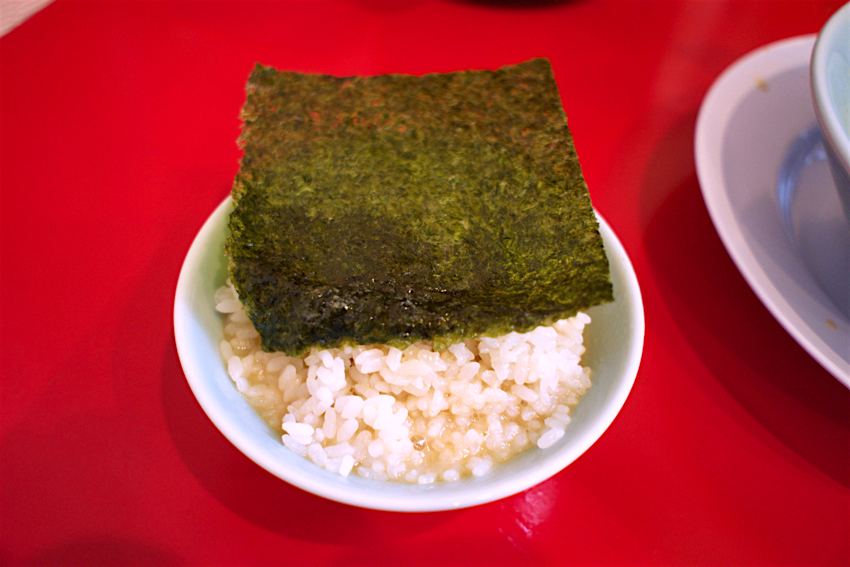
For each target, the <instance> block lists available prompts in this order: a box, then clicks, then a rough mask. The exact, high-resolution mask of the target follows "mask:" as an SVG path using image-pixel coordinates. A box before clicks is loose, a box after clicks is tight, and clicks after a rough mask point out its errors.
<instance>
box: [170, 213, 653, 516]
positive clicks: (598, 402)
mask: <svg viewBox="0 0 850 567" xmlns="http://www.w3.org/2000/svg"><path fill="white" fill-rule="evenodd" d="M231 210H232V203H231V200H230V198H229V197H228V198H227V199H225V200H224V202H222V203H221V205H220V206H219V207H218V208H217V209H216V210H215V212H213V214H212V215H211V216H210V218H209V219H208V220H207V222H206V223H205V224H204V226H203V228H202V229H201V231H200V232H199V233H198V236H197V237H196V238H195V241H194V242H193V243H192V246H191V248H190V249H189V253H188V254H187V256H186V260H185V262H184V264H183V268H182V270H181V272H180V278H179V280H178V283H177V293H176V298H175V303H174V335H175V339H176V343H177V352H178V354H179V357H180V363H181V364H182V365H183V371H184V373H185V375H186V379H187V380H188V382H189V386H190V387H191V389H192V392H193V393H194V395H195V397H196V398H197V400H198V403H200V405H201V407H202V408H203V410H204V411H205V412H206V414H207V416H209V418H210V420H211V421H212V422H213V424H215V426H216V427H217V428H218V429H219V430H220V431H221V432H222V434H224V436H225V437H226V438H227V439H229V440H230V442H231V443H233V444H234V445H235V446H236V447H237V448H238V449H239V450H240V451H242V453H244V454H245V455H246V456H247V457H248V458H250V459H251V460H253V461H254V462H255V463H257V464H258V465H260V466H261V467H263V468H264V469H266V470H267V471H269V472H270V473H272V474H273V475H275V476H277V477H279V478H281V479H282V480H284V481H286V482H288V483H290V484H292V485H294V486H297V487H299V488H301V489H303V490H306V491H308V492H311V493H313V494H316V495H318V496H322V497H324V498H328V499H330V500H335V501H337V502H342V503H345V504H351V505H354V506H360V507H363V508H372V509H377V510H392V511H402V512H421V511H436V510H449V509H456V508H465V507H469V506H475V505H478V504H483V503H485V502H491V501H493V500H498V499H501V498H504V497H507V496H511V495H513V494H516V493H519V492H522V491H523V490H526V489H528V488H531V487H532V486H534V485H536V484H538V483H540V482H542V481H544V480H546V479H548V478H549V477H551V476H552V475H554V474H556V473H557V472H559V471H561V470H562V469H563V468H564V467H566V466H567V465H569V464H570V463H572V462H573V461H574V460H576V459H577V458H578V457H579V456H580V455H581V454H582V453H584V452H585V451H586V450H587V449H588V448H589V447H590V446H591V445H592V444H593V443H594V442H595V441H596V440H597V439H599V437H600V436H601V435H602V434H603V433H604V432H605V430H606V429H607V428H608V426H609V425H611V423H612V422H613V421H614V418H615V417H616V416H617V413H618V412H619V411H620V409H621V408H622V406H623V404H624V403H625V401H626V397H627V396H628V395H629V392H630V391H631V389H632V385H633V383H634V380H635V376H636V375H637V371H638V366H639V364H640V359H641V355H642V353H643V336H644V315H643V303H642V300H641V295H640V288H639V287H638V282H637V278H636V277H635V273H634V270H633V269H632V266H631V263H630V262H629V259H628V257H627V256H626V252H625V250H624V249H623V247H622V245H621V244H620V242H619V240H617V237H616V236H615V235H614V233H613V232H612V231H611V229H610V227H609V226H608V225H607V223H606V222H605V221H604V220H603V219H602V218H599V222H600V228H601V233H602V238H603V240H604V243H605V247H606V250H607V252H608V257H609V260H610V264H611V280H612V282H613V284H614V297H615V301H614V302H613V303H609V304H607V305H602V306H598V307H594V308H592V309H591V310H589V311H588V314H589V315H590V316H591V318H592V322H591V324H590V325H589V326H588V327H587V328H586V329H585V345H586V348H587V352H586V354H585V356H584V358H583V360H582V362H583V364H585V365H589V366H590V367H591V368H592V369H593V378H592V379H593V385H592V387H591V388H590V390H589V391H588V392H587V394H585V396H584V398H583V399H582V400H581V401H580V402H579V404H578V406H577V407H576V408H575V410H574V411H573V414H572V418H573V419H572V422H571V423H570V424H569V426H568V427H567V433H566V435H564V437H562V438H561V440H560V441H559V442H558V443H556V444H555V445H554V446H553V447H550V448H549V449H545V450H541V449H537V448H536V447H535V448H533V449H531V450H529V451H527V452H525V453H523V454H522V455H520V456H518V457H516V458H514V459H513V460H511V461H509V462H507V463H505V464H502V465H499V466H497V467H494V468H493V470H492V471H491V472H490V473H488V474H487V475H485V476H483V477H479V478H469V479H461V480H458V481H454V482H438V483H434V484H430V485H411V484H400V483H394V482H380V481H374V480H366V479H363V478H359V477H356V476H354V475H349V476H348V477H342V476H340V475H337V474H333V473H331V472H328V471H326V470H324V469H322V468H320V467H318V466H316V465H314V464H313V463H311V462H310V461H308V460H307V459H305V458H303V457H300V456H299V455H297V454H295V453H292V452H291V451H289V450H288V449H286V448H285V447H284V446H283V444H282V443H281V440H280V438H279V437H278V435H276V434H274V433H273V432H272V431H271V430H270V429H269V427H268V426H267V425H266V424H265V423H264V422H263V421H262V420H261V419H260V417H258V416H257V414H256V413H255V412H254V410H253V409H252V408H251V406H250V405H249V404H248V402H247V401H245V399H244V398H243V397H242V395H241V394H240V393H239V392H237V391H236V388H235V386H234V384H233V382H232V381H231V379H230V377H229V376H228V374H227V371H226V368H225V364H224V361H223V360H222V357H221V354H220V353H219V350H218V344H219V342H220V341H221V340H222V338H223V327H222V319H221V316H220V315H219V314H218V313H217V312H216V310H215V306H214V302H213V294H214V293H215V290H216V289H217V288H218V287H219V286H221V285H222V283H223V282H224V281H225V278H226V277H227V275H226V259H225V257H224V254H223V246H224V241H225V237H226V234H227V221H228V217H229V215H230V211H231Z"/></svg>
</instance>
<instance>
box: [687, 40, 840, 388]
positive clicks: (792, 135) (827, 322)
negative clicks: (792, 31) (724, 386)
mask: <svg viewBox="0 0 850 567" xmlns="http://www.w3.org/2000/svg"><path fill="white" fill-rule="evenodd" d="M814 40H815V36H814V35H807V36H801V37H796V38H791V39H787V40H783V41H779V42H776V43H772V44H770V45H767V46H765V47H762V48H760V49H757V50H755V51H753V52H752V53H750V54H748V55H746V56H744V57H742V58H741V59H739V60H738V61H736V62H735V63H734V64H733V65H731V66H730V67H729V68H728V69H726V71H724V72H723V74H722V75H721V76H720V77H719V78H718V79H717V81H715V83H714V84H713V85H712V87H711V89H709V91H708V94H707V95H706V97H705V100H704V101H703V103H702V107H701V108H700V113H699V117H698V119H697V128H696V137H695V153H696V166H697V176H698V177H699V182H700V186H701V188H702V194H703V199H704V200H705V203H706V206H707V207H708V212H709V214H710V215H711V219H712V222H713V223H714V226H715V228H716V229H717V232H718V233H719V235H720V238H721V240H722V241H723V244H724V245H725V246H726V249H727V251H728V252H729V254H730V256H731V257H732V259H733V261H734V262H735V264H736V265H737V267H738V269H739V270H740V272H741V273H742V274H743V276H744V278H745V279H746V280H747V282H748V283H749V285H750V287H751V288H752V289H753V291H754V292H755V293H756V295H757V296H758V297H759V299H760V300H761V301H762V303H764V305H765V306H766V307H767V308H768V310H769V311H770V312H771V313H772V314H773V316H774V317H775V318H776V319H777V320H778V321H779V323H780V324H781V325H782V326H783V327H784V328H785V329H786V330H787V331H788V333H790V334H791V336H792V337H794V339H795V340H796V341H797V342H798V343H800V345H801V346H802V347H803V348H804V349H806V351H807V352H808V353H809V354H811V355H812V357H814V358H815V359H816V360H817V361H818V362H819V363H820V364H821V365H822V366H823V367H824V368H826V369H827V370H828V371H829V372H830V373H831V374H832V375H834V376H835V377H836V378H837V379H838V380H840V381H841V382H842V383H844V385H845V386H847V387H848V388H850V316H849V315H848V313H850V225H848V223H847V220H846V219H845V218H844V216H843V214H842V212H841V206H840V204H839V201H838V195H837V193H836V191H835V187H834V185H833V182H832V179H831V177H830V175H829V170H828V167H827V164H826V162H825V161H823V159H821V157H820V155H819V154H818V147H817V145H816V144H812V143H807V142H806V138H805V137H806V135H811V134H812V131H813V129H814V128H816V126H817V121H816V119H815V114H814V110H813V106H812V99H811V92H810V87H809V72H808V69H809V59H810V56H811V52H812V47H813V45H814ZM815 136H817V134H815ZM809 140H810V141H811V139H809ZM789 164H791V165H792V166H793V165H794V164H796V168H795V167H792V168H791V172H792V173H793V174H794V175H792V176H790V178H789V177H788V175H787V169H783V166H785V167H786V168H787V166H788V165H789ZM780 180H783V181H786V182H788V181H790V189H791V191H790V192H789V193H790V196H791V197H793V199H786V197H787V196H789V193H786V194H785V195H784V196H783V198H782V199H780V198H779V196H778V191H777V187H778V183H779V181H780ZM787 188H788V187H786V189H787Z"/></svg>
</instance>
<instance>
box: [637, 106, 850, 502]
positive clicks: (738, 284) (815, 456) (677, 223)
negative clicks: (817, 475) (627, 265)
mask: <svg viewBox="0 0 850 567" xmlns="http://www.w3.org/2000/svg"><path fill="white" fill-rule="evenodd" d="M694 123H695V117H694V116H688V117H686V118H684V119H683V120H681V121H680V122H679V123H678V124H676V125H674V126H673V127H672V128H671V129H670V130H668V131H667V132H666V133H665V135H664V136H663V138H662V139H661V141H660V143H659V144H658V145H657V147H656V149H655V151H654V153H653V155H652V156H651V157H650V159H649V161H648V166H647V169H646V171H645V172H644V178H643V187H642V192H641V197H642V200H643V201H644V203H648V202H653V201H654V202H655V203H657V205H656V206H654V207H652V208H650V209H648V210H644V211H642V220H643V233H644V234H643V238H644V244H645V248H646V253H647V256H648V259H649V264H650V266H651V269H652V272H653V276H654V277H655V279H656V281H657V284H658V288H659V291H660V292H661V294H662V297H663V299H664V302H665V304H666V307H667V308H668V309H669V312H670V314H671V316H672V317H673V319H675V322H676V325H677V327H678V329H679V330H680V331H681V332H682V333H683V334H684V335H685V338H686V339H687V341H688V344H689V345H690V346H691V347H692V348H693V349H694V351H695V352H696V354H697V355H698V356H699V357H700V359H701V360H702V362H703V363H704V364H705V366H706V367H707V368H708V369H709V370H710V371H711V373H712V375H713V376H714V377H715V378H716V379H717V380H718V381H719V382H720V384H721V385H722V387H723V388H724V389H725V390H726V391H727V392H728V393H729V394H730V395H731V396H732V397H733V398H734V399H735V400H736V401H737V402H738V403H739V404H740V405H741V406H742V407H743V409H744V410H745V411H747V412H748V413H749V414H750V415H751V416H752V417H753V418H755V419H756V420H757V421H758V422H759V423H760V424H761V425H762V426H763V427H764V428H765V429H766V430H767V431H769V432H770V433H771V434H772V435H773V436H774V437H775V438H776V439H778V440H779V441H781V442H782V443H783V444H784V445H785V446H787V447H788V448H790V449H791V450H792V451H794V452H795V453H796V454H797V455H799V456H800V457H801V458H803V459H805V460H806V461H807V462H809V463H810V464H812V465H813V466H815V467H816V468H817V469H819V470H820V471H821V472H823V473H824V474H826V475H828V476H830V477H831V478H833V479H834V480H836V481H837V482H839V483H841V484H842V485H844V486H850V451H848V450H847V449H848V446H850V445H848V443H850V390H847V388H845V387H844V386H843V385H842V384H841V383H840V382H838V380H836V379H835V378H834V377H833V376H832V375H831V374H829V373H828V372H827V371H826V370H824V369H823V368H822V367H821V366H820V365H819V364H818V363H817V362H816V361H815V360H814V359H813V358H811V357H810V356H809V355H808V353H806V352H805V351H804V350H803V348H802V347H800V346H799V345H798V344H797V343H796V342H795V341H794V340H793V339H792V337H791V336H790V335H789V334H788V333H786V332H785V330H784V329H783V328H782V327H781V326H780V324H779V323H778V322H777V321H776V320H775V319H774V318H773V317H772V316H771V315H770V313H769V312H768V311H767V309H766V308H765V307H764V306H763V305H762V304H761V303H760V301H759V299H758V298H757V296H756V295H755V294H754V293H753V292H752V290H751V289H750V288H749V286H748V285H747V283H746V281H745V280H744V279H743V277H742V276H741V275H740V273H739V272H738V270H737V268H736V267H735V265H734V263H733V262H732V259H731V258H730V257H729V255H728V253H727V252H726V250H725V248H724V247H723V244H722V243H721V241H720V239H719V237H718V235H717V233H716V231H715V229H714V226H713V224H712V222H711V218H710V217H709V215H708V212H707V210H706V208H705V205H704V202H703V200H702V195H701V192H700V187H699V183H698V181H697V178H696V173H695V168H694V164H693V153H692V151H691V147H692V141H693V135H694ZM671 155H672V156H678V157H679V158H681V159H682V160H683V161H684V160H685V159H687V160H689V161H690V163H689V164H679V165H678V167H679V168H680V172H682V173H683V175H679V176H675V175H672V176H671V175H670V174H669V169H670V159H671V158H670V156H671ZM686 156H687V157H686ZM683 165H687V167H689V173H688V170H685V169H682V168H683ZM677 177H678V178H677Z"/></svg>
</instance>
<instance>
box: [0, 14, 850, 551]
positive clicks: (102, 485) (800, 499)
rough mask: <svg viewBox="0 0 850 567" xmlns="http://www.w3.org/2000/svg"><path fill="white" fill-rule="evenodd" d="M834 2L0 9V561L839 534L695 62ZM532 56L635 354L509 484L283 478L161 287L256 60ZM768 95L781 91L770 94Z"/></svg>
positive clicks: (821, 395) (728, 544)
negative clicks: (603, 423)
mask: <svg viewBox="0 0 850 567" xmlns="http://www.w3.org/2000/svg"><path fill="white" fill-rule="evenodd" d="M839 4H840V2H836V1H827V2H809V1H801V2H794V1H790V2H753V1H720V0H717V1H711V0H705V1H697V2H691V1H682V2H604V1H603V2H598V1H593V0H586V1H574V2H538V3H536V4H532V5H528V6H525V7H523V6H522V5H515V4H513V3H511V2H486V1H483V0H482V1H478V2H473V1H470V2H462V1H457V2H431V1H408V2H389V1H384V0H362V1H352V2H343V1H340V2H307V1H305V2H64V1H61V0H60V1H58V2H56V3H54V4H51V5H49V6H48V7H47V8H45V9H44V10H43V11H41V12H39V13H37V14H36V15H35V16H33V17H32V18H31V19H29V20H28V21H26V22H25V23H24V24H23V25H21V26H20V27H18V28H16V29H14V30H13V31H11V32H9V33H8V34H7V35H5V36H4V37H2V39H0V77H2V79H0V81H2V82H0V97H1V98H0V136H2V137H1V138H0V141H2V162H0V168H2V169H0V171H1V172H2V173H0V175H2V177H0V180H2V201H0V214H2V226H0V250H2V256H0V266H2V267H0V282H2V288H0V289H2V294H0V301H2V310H0V314H2V323H0V324H1V325H2V327H0V333H2V334H0V340H2V350H0V353H2V354H0V365H1V366H0V373H2V376H0V385H2V400H0V401H2V405H0V434H2V437H1V438H0V440H1V441H2V445H0V451H2V453H0V497H2V499H1V500H0V519H2V524H0V564H4V565H16V564H32V563H39V564H42V563H43V564H81V565H96V564H110V565H111V564H114V565H119V564H120V565H123V564H138V565H152V564H158V565H168V564H198V565H212V564H217V565H237V564H238V565H261V564H263V565H265V564H293V565H307V564H310V565H328V564H333V565H346V564H366V565H376V564H421V565H437V564H450V565H503V564H504V565H521V564H532V565H560V564H585V565H586V564H611V565H638V564H639V565H647V564H713V565H745V564H746V565H778V564H797V565H827V564H829V565H847V564H850V391H848V390H847V389H846V388H844V387H843V386H842V385H841V384H840V383H839V382H838V381H837V380H835V379H834V378H833V377H832V376H830V375H829V374H828V373H827V372H826V371H825V370H823V369H822V368H821V367H820V366H819V365H818V364H817V363H816V362H815V361H814V360H813V359H811V358H810V357H809V356H808V355H807V354H806V353H805V352H804V351H803V349H802V348H800V347H799V346H798V345H797V344H796V343H795V342H794V341H793V340H792V339H791V338H790V337H789V335H787V334H786V333H785V331H784V330H783V329H782V328H781V327H780V326H779V324H778V323H777V322H776V321H775V320H774V319H773V318H772V317H771V316H770V314H769V313H768V312H767V310H766V309H765V308H764V307H763V306H762V304H761V303H760V302H759V300H758V299H757V298H756V296H755V295H754V294H753V293H752V291H751V290H750V288H749V287H748V286H747V284H746V283H745V281H744V280H743V278H742V277H741V276H740V274H739V273H738V271H737V270H736V269H735V266H734V265H733V263H732V261H731V260H730V258H729V256H728V255H727V253H726V251H725V249H724V248H723V246H722V244H721V242H720V240H719V238H718V237H717V234H716V232H715V230H714V227H713V225H712V224H711V221H710V219H709V217H708V214H707V212H706V210H705V207H704V205H703V202H702V198H701V195H700V192H699V187H698V184H697V181H696V176H695V173H694V158H693V149H692V148H693V134H694V124H695V118H696V113H697V111H698V108H699V104H700V102H701V100H702V97H703V96H704V94H705V92H706V90H707V89H708V87H709V85H710V84H711V82H712V81H713V80H714V79H715V78H716V77H717V76H718V74H719V73H720V72H721V71H722V70H723V69H724V68H725V67H726V66H728V65H729V64H730V63H732V62H733V61H734V60H735V59H736V58H738V57H739V56H741V55H743V54H745V53H747V52H748V51H750V50H752V49H754V48H756V47H759V46H761V45H764V44H766V43H768V42H771V41H773V40H778V39H782V38H786V37H790V36H794V35H798V34H804V33H813V32H816V31H817V30H818V29H819V28H820V27H821V26H822V25H823V23H824V22H825V21H826V19H827V18H828V16H829V15H830V14H831V13H832V12H833V11H835V10H836V9H837V8H838V6H839ZM535 56H546V57H549V58H550V59H551V61H552V64H553V66H554V69H555V73H556V78H557V80H558V83H559V85H560V88H561V91H562V95H563V102H564V107H565V109H566V112H567V114H568V116H569V121H570V125H571V128H572V131H573V134H574V136H575V140H576V146H577V149H578V152H579V156H580V158H581V161H582V164H583V167H584V171H585V174H586V177H587V180H588V184H589V186H590V190H591V195H592V198H593V200H594V203H595V205H596V207H597V209H598V210H599V211H600V212H601V213H602V214H603V215H604V216H605V217H606V219H607V220H608V221H609V223H610V224H611V225H612V226H613V228H614V230H615V231H616V232H617V233H618V235H619V236H620V238H621V239H622V241H623V243H624V245H625V247H626V249H627V250H628V251H629V253H630V255H631V258H632V261H633V263H634V266H635V269H636V271H637V274H638V278H639V280H640V282H641V285H642V289H643V294H644V302H645V309H646V321H647V332H646V342H645V351H644V358H643V363H642V367H641V370H640V373H639V374H638V377H637V381H636V384H635V387H634V390H633V392H632V394H631V396H630V398H629V400H628V401H627V403H626V405H625V407H624V408H623V411H622V413H621V414H620V416H619V417H618V418H617V420H616V421H615V422H614V424H613V425H612V426H611V428H610V429H609V430H608V431H607V432H606V433H605V435H603V437H602V438H601V439H600V440H599V442H597V443H596V445H594V446H593V447H592V448H591V449H590V450H589V451H588V452H587V453H586V454H585V455H583V456H582V457H581V458H579V459H578V460H577V461H576V462H575V463H574V464H572V465H571V466H569V467H568V468H567V469H566V470H564V471H563V472H561V473H560V474H558V475H556V476H555V477H553V478H552V479H550V480H549V481H547V482H545V483H543V484H541V485H539V486H537V487H536V488H533V489H531V490H529V491H527V492H525V493H523V494H519V495H517V496H515V497H512V498H508V499H505V500H502V501H499V502H495V503H492V504H488V505H484V506H480V507H477V508H473V509H467V510H461V511H455V512H444V513H434V514H393V513H383V512H374V511H368V510H363V509H357V508H352V507H348V506H344V505H339V504H336V503H333V502H329V501H325V500H322V499H319V498H317V497H314V496H311V495H309V494H306V493H303V492H301V491H299V490H297V489H295V488H293V487H291V486H289V485H287V484H285V483H283V482H282V481H279V480H277V479H276V478H274V477H272V476H271V475H269V474H268V473H266V472H265V471H263V470H262V469H260V468H259V467H257V466H256V465H255V464H253V463H252V462H251V461H249V460H248V459H247V458H245V457H244V456H243V455H242V454H241V453H239V452H238V451H237V450H236V449H234V448H233V447H232V446H231V445H230V444H229V443H228V442H227V441H226V440H225V439H224V438H223V437H222V436H221V434H219V432H218V431H217V430H216V429H215V428H214V427H213V425H212V424H211V423H210V421H209V420H208V419H207V418H206V416H205V415H204V414H203V412H202V411H201V409H200V407H199V406H198V404H197V403H196V401H195V400H194V398H193V397H192V394H191V392H190V391H189V388H188V386H187V384H186V381H185V378H184V376H183V373H182V370H181V368H180V364H179V362H178V359H177V354H176V350H175V346H174V337H173V331H172V327H171V324H172V323H171V321H172V319H171V317H172V301H173V293H174V290H175V285H176V281H177V275H178V271H179V268H180V265H181V262H182V260H183V257H184V255H185V253H186V251H187V249H188V247H189V244H190V243H191V241H192V239H193V237H194V235H195V233H196V232H197V230H198V229H199V228H200V226H201V224H202V223H203V221H204V220H205V219H206V217H207V216H208V215H209V214H210V213H211V212H212V210H213V208H214V207H215V206H216V205H217V204H218V203H219V202H220V201H221V199H222V198H223V197H224V196H225V195H226V194H227V192H228V191H229V187H230V184H231V181H232V178H233V176H234V174H235V173H236V170H237V167H238V159H239V152H238V150H237V148H236V145H235V140H236V137H237V135H238V133H239V120H238V113H239V108H240V106H241V104H242V102H243V97H244V90H243V89H244V83H245V80H246V78H247V75H248V73H249V71H250V69H251V67H252V66H253V64H254V62H257V61H259V62H262V63H264V64H267V65H273V66H277V67H280V68H286V69H292V70H301V71H315V72H326V73H332V74H343V75H345V74H375V73H385V72H407V73H424V72H428V71H451V70H459V69H465V68H495V67H498V66H500V65H503V64H508V63H516V62H519V61H522V60H525V59H527V58H530V57H535ZM777 119H778V120H779V119H781V117H777Z"/></svg>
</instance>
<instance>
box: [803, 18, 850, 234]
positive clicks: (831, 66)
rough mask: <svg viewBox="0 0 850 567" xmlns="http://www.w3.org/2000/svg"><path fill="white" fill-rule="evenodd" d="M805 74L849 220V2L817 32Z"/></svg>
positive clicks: (834, 176) (831, 166)
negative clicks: (807, 74) (809, 83)
mask: <svg viewBox="0 0 850 567" xmlns="http://www.w3.org/2000/svg"><path fill="white" fill-rule="evenodd" d="M809 74H810V78H811V87H812V99H813V100H814V104H815V115H816V116H817V119H818V125H819V126H820V130H821V134H822V135H823V138H824V145H825V146H826V150H827V155H828V156H829V166H830V170H831V171H832V177H833V179H834V180H835V185H836V189H837V190H838V196H839V197H840V199H841V205H842V206H843V207H844V214H845V216H846V217H847V219H848V220H850V3H848V4H845V5H844V6H843V7H841V9H839V10H838V11H837V12H836V13H835V14H833V15H832V17H831V18H830V19H829V21H827V22H826V24H825V25H824V26H823V28H822V29H821V31H820V33H819V34H818V37H817V41H816V42H815V47H814V49H813V51H812V61H811V65H810V66H809Z"/></svg>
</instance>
